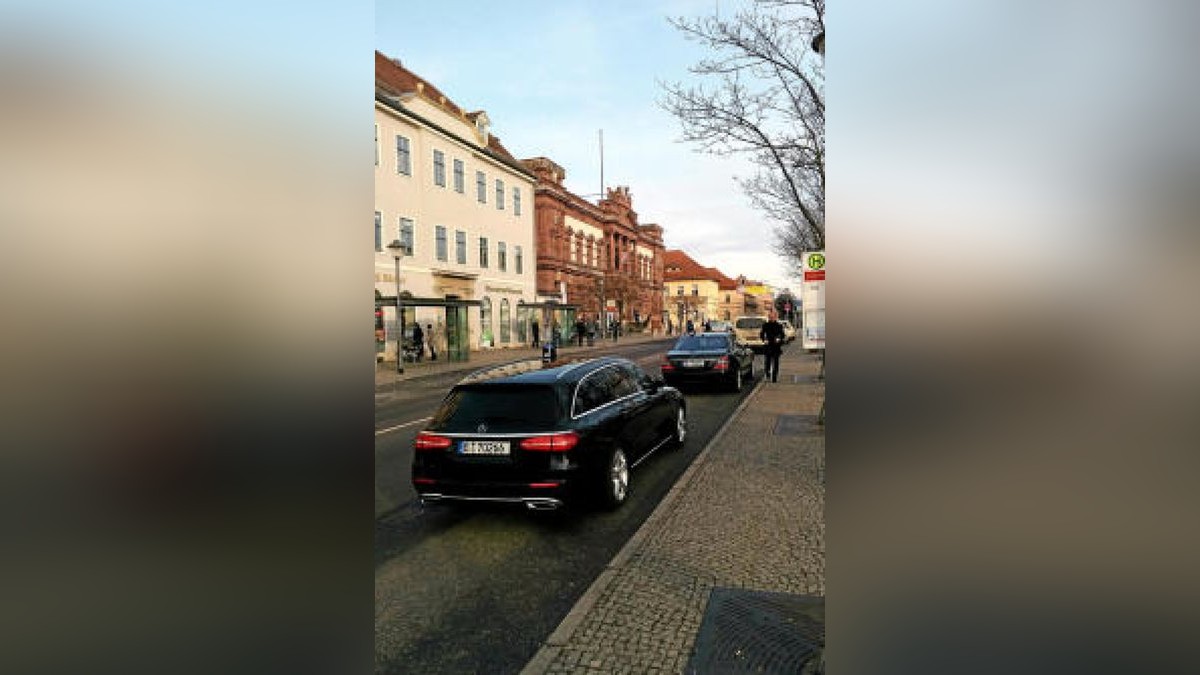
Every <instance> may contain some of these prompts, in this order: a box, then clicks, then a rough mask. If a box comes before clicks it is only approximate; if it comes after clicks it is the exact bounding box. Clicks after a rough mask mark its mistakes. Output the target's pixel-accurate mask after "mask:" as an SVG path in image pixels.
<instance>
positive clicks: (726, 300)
mask: <svg viewBox="0 0 1200 675" xmlns="http://www.w3.org/2000/svg"><path fill="white" fill-rule="evenodd" d="M725 304H727V305H728V304H729V294H728V293H726V294H725Z"/></svg>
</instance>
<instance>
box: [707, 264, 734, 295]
mask: <svg viewBox="0 0 1200 675" xmlns="http://www.w3.org/2000/svg"><path fill="white" fill-rule="evenodd" d="M708 271H710V272H712V273H713V275H714V276H715V277H716V279H717V288H719V289H721V290H722V291H736V290H737V287H738V285H737V282H736V281H734V280H733V279H730V278H729V277H727V276H725V275H724V274H723V273H722V272H721V270H719V269H717V268H715V267H710V268H708Z"/></svg>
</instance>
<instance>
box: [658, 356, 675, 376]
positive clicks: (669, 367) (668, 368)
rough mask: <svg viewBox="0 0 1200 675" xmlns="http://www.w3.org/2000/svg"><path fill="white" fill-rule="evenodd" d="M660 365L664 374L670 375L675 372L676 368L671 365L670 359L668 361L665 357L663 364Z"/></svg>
mask: <svg viewBox="0 0 1200 675" xmlns="http://www.w3.org/2000/svg"><path fill="white" fill-rule="evenodd" d="M660 365H661V367H662V370H663V372H664V373H669V372H671V371H672V370H675V366H673V365H671V361H670V359H668V358H667V357H665V356H664V357H663V360H662V363H661V364H660Z"/></svg>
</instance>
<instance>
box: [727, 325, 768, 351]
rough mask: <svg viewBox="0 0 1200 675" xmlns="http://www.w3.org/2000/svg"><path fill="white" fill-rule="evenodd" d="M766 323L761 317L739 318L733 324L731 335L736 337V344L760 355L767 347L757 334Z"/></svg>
mask: <svg viewBox="0 0 1200 675" xmlns="http://www.w3.org/2000/svg"><path fill="white" fill-rule="evenodd" d="M766 322H767V319H766V318H765V317H761V316H739V317H738V318H737V320H736V321H734V322H733V334H734V335H735V336H737V340H738V342H741V343H743V344H745V345H746V346H748V347H750V349H751V350H753V351H754V353H756V354H761V353H762V352H763V350H764V349H765V348H766V346H767V345H766V343H765V342H763V340H762V338H761V337H759V335H758V333H759V331H760V330H762V325H763V324H764V323H766Z"/></svg>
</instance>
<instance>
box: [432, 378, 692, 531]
mask: <svg viewBox="0 0 1200 675" xmlns="http://www.w3.org/2000/svg"><path fill="white" fill-rule="evenodd" d="M686 435H687V405H686V403H685V401H684V398H683V394H681V393H679V391H678V390H677V389H674V388H672V387H669V386H667V385H666V383H664V382H663V380H662V379H661V378H659V377H652V376H649V375H647V374H646V373H644V372H643V371H642V369H641V368H640V367H639V366H638V365H637V364H636V363H634V362H632V361H629V360H627V359H622V358H616V357H608V358H599V359H590V360H587V361H580V362H576V363H570V364H564V365H558V366H553V365H552V364H542V362H541V361H538V360H530V361H523V362H516V363H511V364H505V365H502V366H497V367H493V368H488V369H484V370H481V371H477V372H475V373H472V374H471V375H469V376H467V377H466V378H465V379H463V380H462V381H461V382H459V383H458V384H456V385H455V386H454V387H453V388H452V389H451V390H450V393H449V394H447V395H446V398H445V399H444V400H443V401H442V404H441V406H440V407H439V408H438V410H437V412H436V413H434V415H433V418H432V419H431V420H430V422H429V424H428V426H426V428H425V429H424V430H422V431H421V432H420V433H418V434H417V437H416V439H415V440H414V441H413V447H414V450H415V451H414V452H413V464H412V481H413V487H414V488H415V489H416V492H417V495H418V497H419V498H420V499H421V500H422V502H424V503H433V502H441V501H456V500H458V501H488V502H510V503H518V504H524V505H525V506H526V507H528V508H530V509H554V508H558V507H560V506H562V505H563V504H564V503H565V502H568V501H599V502H600V503H601V504H603V505H604V506H607V507H614V508H615V507H617V506H620V505H621V504H622V503H624V502H625V500H626V499H627V498H628V496H629V472H630V469H631V468H632V467H633V466H636V465H637V464H638V463H639V462H640V461H642V460H643V459H644V458H646V457H647V456H648V455H650V454H651V453H653V452H654V451H656V450H658V449H660V448H662V447H664V446H678V445H682V444H683V441H684V438H685V437H686Z"/></svg>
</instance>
